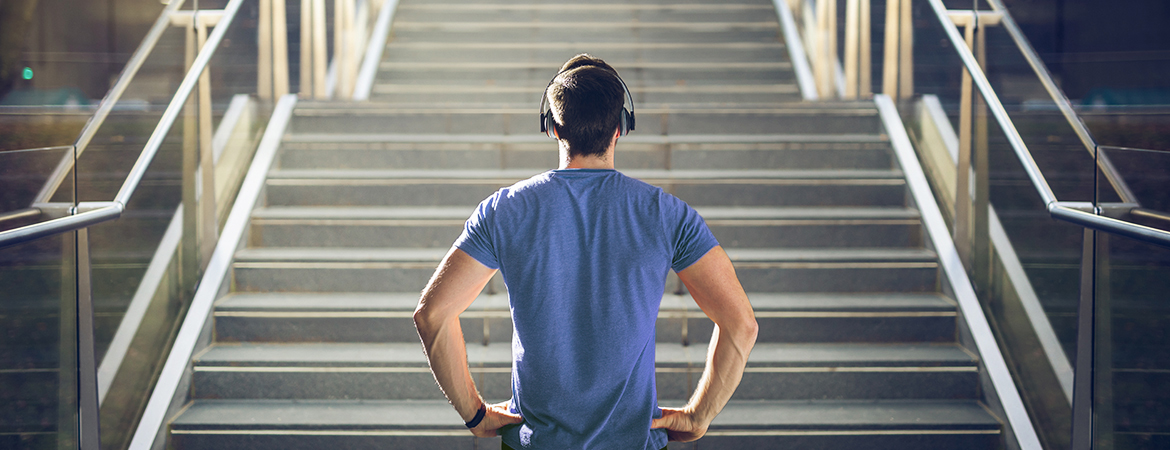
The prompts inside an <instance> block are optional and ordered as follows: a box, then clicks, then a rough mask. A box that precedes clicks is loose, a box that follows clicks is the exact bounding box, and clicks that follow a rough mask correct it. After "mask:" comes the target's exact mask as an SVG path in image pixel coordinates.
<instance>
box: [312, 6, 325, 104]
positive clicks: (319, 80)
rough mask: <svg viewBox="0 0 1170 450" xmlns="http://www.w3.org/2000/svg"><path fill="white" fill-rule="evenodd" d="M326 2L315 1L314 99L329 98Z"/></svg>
mask: <svg viewBox="0 0 1170 450" xmlns="http://www.w3.org/2000/svg"><path fill="white" fill-rule="evenodd" d="M326 47H327V46H326V45H325V0H313V98H316V99H319V100H324V99H326V98H328V97H329V91H328V90H327V85H326V83H325V77H326V72H328V70H329V69H328V65H329V62H328V56H329V55H328V54H327V53H326V52H325V49H326Z"/></svg>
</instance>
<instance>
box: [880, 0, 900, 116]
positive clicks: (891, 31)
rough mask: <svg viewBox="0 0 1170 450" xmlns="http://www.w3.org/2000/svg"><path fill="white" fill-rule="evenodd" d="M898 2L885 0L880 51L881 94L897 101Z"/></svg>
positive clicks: (897, 0)
mask: <svg viewBox="0 0 1170 450" xmlns="http://www.w3.org/2000/svg"><path fill="white" fill-rule="evenodd" d="M899 3H900V1H899V0H886V30H885V33H886V36H885V46H884V48H883V51H882V59H883V61H882V93H883V94H886V95H887V96H889V97H890V98H891V99H894V100H897V99H898V35H899V33H898V22H899V21H900V20H899V19H900V18H901V14H900V13H899V11H900V10H901V8H900V7H899V6H898V4H899Z"/></svg>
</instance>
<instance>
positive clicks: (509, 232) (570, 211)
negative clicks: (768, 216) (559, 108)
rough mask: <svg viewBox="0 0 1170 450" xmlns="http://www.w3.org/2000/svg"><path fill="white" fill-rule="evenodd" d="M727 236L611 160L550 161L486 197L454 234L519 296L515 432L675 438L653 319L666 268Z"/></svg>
mask: <svg viewBox="0 0 1170 450" xmlns="http://www.w3.org/2000/svg"><path fill="white" fill-rule="evenodd" d="M716 245H718V244H717V242H716V241H715V239H714V237H712V236H711V234H710V232H709V231H708V230H707V228H706V226H705V225H703V223H702V219H700V218H699V216H698V215H697V214H696V213H695V212H694V210H693V209H691V208H689V207H687V206H686V204H685V203H683V202H682V201H681V200H678V199H677V198H675V197H674V196H671V195H669V194H667V193H665V192H663V191H662V190H661V189H659V188H656V187H654V186H651V185H648V184H646V183H643V182H641V181H638V180H635V179H632V178H629V177H626V176H624V175H622V174H621V173H619V172H617V171H614V170H593V169H564V170H554V171H550V172H546V173H544V174H541V175H538V176H536V177H533V178H531V179H529V180H526V181H524V182H521V183H518V184H516V185H514V186H512V187H510V188H505V189H502V190H500V191H499V192H497V193H496V194H495V195H493V196H492V197H489V198H488V199H487V200H485V201H484V202H483V203H481V204H480V207H479V208H478V209H477V210H476V213H475V214H474V215H473V216H472V218H471V219H470V220H468V225H467V228H466V230H465V231H464V234H463V236H461V237H460V238H459V240H457V241H456V246H457V247H458V248H460V249H461V250H463V251H465V252H467V253H468V254H469V255H471V256H472V257H473V258H475V259H476V260H478V261H479V262H480V263H482V264H484V265H485V266H488V267H491V268H499V269H500V271H501V273H502V275H503V277H504V282H505V284H506V285H507V287H508V291H509V297H510V301H511V307H512V318H513V324H514V334H513V339H512V346H513V348H512V353H513V371H512V391H513V392H512V393H513V398H512V403H511V408H512V412H514V413H518V414H520V415H521V416H523V417H524V423H523V424H521V425H519V426H514V427H510V428H505V429H503V430H501V431H502V433H501V434H502V435H503V436H504V441H505V443H506V444H508V445H510V446H513V447H528V446H530V445H531V446H533V447H536V448H564V447H577V448H580V447H584V448H638V447H640V446H641V445H639V443H644V444H642V445H644V448H647V449H658V448H662V447H664V446H665V445H666V440H667V439H666V433H665V432H664V431H663V430H651V429H650V421H651V419H652V418H655V417H658V416H659V415H660V411H659V410H658V407H657V395H656V391H655V387H654V323H655V320H656V318H657V316H658V307H659V304H660V302H661V300H662V293H663V291H664V287H665V286H664V284H665V279H666V275H667V272H668V271H669V270H671V269H672V268H673V269H675V270H682V269H684V268H686V267H687V266H689V265H690V264H692V263H694V262H695V261H697V260H698V259H699V258H701V257H702V256H703V255H705V254H706V253H707V252H708V251H709V250H710V249H711V248H713V247H714V246H716Z"/></svg>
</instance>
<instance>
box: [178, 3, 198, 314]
mask: <svg viewBox="0 0 1170 450" xmlns="http://www.w3.org/2000/svg"><path fill="white" fill-rule="evenodd" d="M185 28H186V34H187V40H186V68H187V71H188V72H190V70H191V66H192V64H193V63H194V61H195V53H196V49H195V45H196V37H195V21H194V20H192V21H191V22H190V23H188V24H186V25H185ZM194 102H195V98H193V96H188V97H187V100H186V101H185V102H184V105H183V146H182V150H183V175H182V188H181V189H182V201H183V246H182V253H181V265H180V273H181V278H182V283H181V286H182V291H181V294H182V296H183V297H186V296H189V295H190V294H191V293H193V292H195V284H196V283H197V282H198V280H199V259H200V258H199V253H200V252H199V239H198V237H197V236H198V234H199V207H198V205H199V202H198V201H197V200H196V198H197V197H196V192H195V180H196V177H195V175H196V169H197V168H198V167H199V145H198V144H199V143H198V139H199V137H198V134H197V133H198V130H197V127H198V123H197V111H196V105H195V103H194Z"/></svg>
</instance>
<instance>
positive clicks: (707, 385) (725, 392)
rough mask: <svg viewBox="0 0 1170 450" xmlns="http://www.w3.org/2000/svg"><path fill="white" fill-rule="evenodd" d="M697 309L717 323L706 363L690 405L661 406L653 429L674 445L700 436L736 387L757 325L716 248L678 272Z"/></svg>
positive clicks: (736, 280) (728, 264)
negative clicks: (659, 430) (659, 414)
mask: <svg viewBox="0 0 1170 450" xmlns="http://www.w3.org/2000/svg"><path fill="white" fill-rule="evenodd" d="M678 277H679V279H681V280H682V282H683V284H685V285H686V287H687V290H688V291H689V292H690V294H691V297H693V298H694V299H695V303H696V304H698V305H699V308H701V309H702V310H703V312H704V313H706V314H707V317H710V318H711V320H712V321H713V322H715V329H714V330H713V331H712V332H711V342H710V343H709V345H708V349H707V365H706V368H704V370H703V377H702V378H701V379H700V380H699V384H698V386H696V387H695V393H694V395H693V396H691V400H690V402H688V403H687V405H686V406H685V407H683V408H681V409H676V408H662V417H661V418H659V419H654V421H653V422H652V423H651V425H650V426H651V428H666V429H667V435H668V436H669V437H670V440H672V441H682V442H689V441H693V440H696V439H698V438H701V437H703V434H704V433H706V432H707V427H708V426H709V425H710V424H711V421H712V420H714V419H715V416H716V415H718V414H719V412H720V411H722V410H723V406H724V405H726V404H727V401H728V400H729V399H731V394H732V393H734V392H735V388H736V387H737V386H739V381H740V379H741V378H742V377H743V369H744V367H745V366H746V365H747V359H748V355H749V354H750V353H751V351H752V346H753V345H755V342H756V333H757V332H758V330H759V326H758V325H757V324H756V318H755V314H754V313H753V312H752V305H751V302H750V301H748V298H747V294H746V293H744V290H743V286H741V285H740V283H739V278H737V277H736V276H735V268H734V267H732V265H731V259H730V258H728V257H727V253H726V252H724V251H723V247H720V246H716V247H715V248H712V249H711V250H710V251H708V252H707V254H706V255H703V257H702V258H699V260H698V261H696V262H695V263H694V264H691V265H690V266H689V267H687V268H686V269H683V270H682V271H680V272H678Z"/></svg>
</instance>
